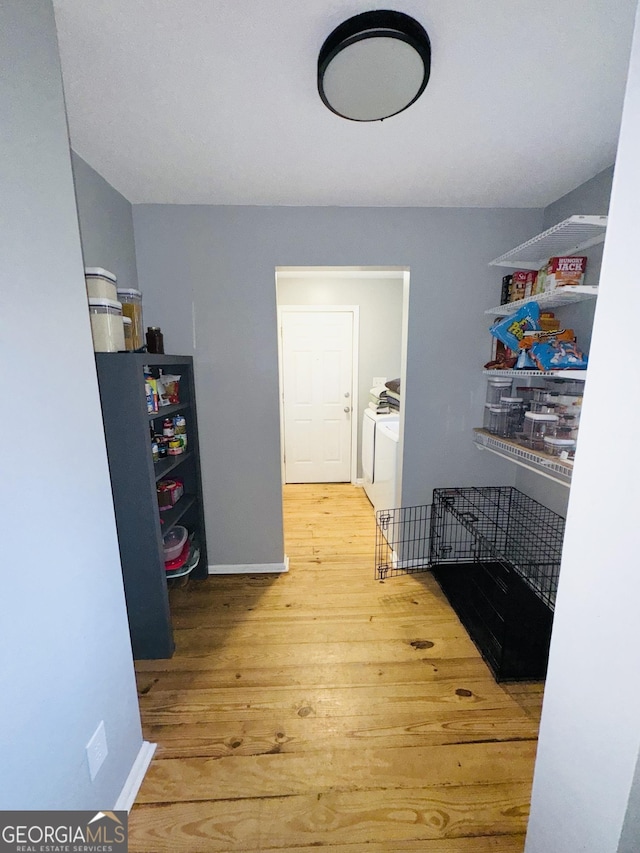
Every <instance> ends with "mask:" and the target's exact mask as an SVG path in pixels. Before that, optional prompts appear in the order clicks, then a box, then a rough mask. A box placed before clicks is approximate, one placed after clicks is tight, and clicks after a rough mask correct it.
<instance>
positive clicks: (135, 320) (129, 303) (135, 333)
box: [118, 288, 144, 350]
mask: <svg viewBox="0 0 640 853" xmlns="http://www.w3.org/2000/svg"><path fill="white" fill-rule="evenodd" d="M118 299H119V300H120V302H121V303H122V313H123V315H124V316H125V317H130V318H131V335H132V339H133V347H132V348H133V349H134V350H136V349H140V347H141V346H142V345H143V344H144V327H143V325H142V293H141V292H140V291H139V290H134V289H133V288H118Z"/></svg>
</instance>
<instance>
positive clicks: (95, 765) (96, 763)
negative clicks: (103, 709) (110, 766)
mask: <svg viewBox="0 0 640 853" xmlns="http://www.w3.org/2000/svg"><path fill="white" fill-rule="evenodd" d="M86 750H87V761H88V762H89V774H90V775H91V781H92V782H93V780H94V779H95V778H96V776H97V774H98V770H100V768H101V767H102V764H103V762H104V760H105V758H106V757H107V755H108V753H109V750H108V748H107V733H106V731H105V729H104V720H101V721H100V724H99V726H98V728H97V729H96V730H95V732H94V733H93V735H92V737H91V740H90V741H89V743H88V744H87V746H86Z"/></svg>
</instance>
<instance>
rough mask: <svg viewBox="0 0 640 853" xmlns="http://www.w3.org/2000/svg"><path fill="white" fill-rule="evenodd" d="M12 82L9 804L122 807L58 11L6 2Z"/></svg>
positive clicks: (4, 783)
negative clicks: (97, 763)
mask: <svg viewBox="0 0 640 853" xmlns="http://www.w3.org/2000/svg"><path fill="white" fill-rule="evenodd" d="M0 80H1V81H2V83H1V84H0V114H1V115H2V116H3V125H2V137H3V149H2V165H1V168H2V194H1V195H0V218H1V220H2V228H1V229H0V239H1V240H2V246H0V280H1V281H2V282H3V283H4V286H3V303H4V304H3V312H2V313H3V328H2V337H1V339H0V349H1V352H2V363H3V364H4V365H6V369H5V391H4V397H5V400H6V401H7V404H10V405H11V408H10V409H9V410H7V413H6V416H5V424H7V425H9V424H10V427H8V431H7V441H8V442H9V443H10V446H11V450H10V452H5V453H4V454H3V466H4V467H3V482H4V483H5V484H11V496H10V500H5V502H4V505H3V506H4V512H5V517H4V519H3V522H4V524H3V530H4V533H5V535H4V548H5V550H4V552H3V557H2V559H3V568H4V570H3V578H2V606H1V610H2V617H1V620H2V643H1V644H0V654H1V655H2V664H1V671H2V691H1V698H0V705H1V708H2V710H1V714H0V718H1V719H2V728H1V730H0V768H2V769H1V771H0V808H2V809H37V808H46V809H89V808H93V809H97V808H112V807H113V805H114V803H115V801H116V799H117V797H118V795H119V794H120V791H121V789H122V787H123V785H124V782H125V780H126V778H127V775H128V773H129V771H130V769H131V767H132V764H133V761H134V760H135V758H136V756H137V754H138V750H139V748H140V746H141V744H142V735H141V730H140V721H139V714H138V704H137V696H136V689H135V681H134V675H133V665H132V659H131V647H130V642H129V632H128V627H127V619H126V611H125V601H124V593H123V588H122V576H121V570H120V558H119V554H118V543H117V539H116V528H115V521H114V516H113V505H112V499H111V489H110V483H109V472H108V468H107V457H106V451H105V444H104V435H103V429H102V419H101V412H100V404H99V399H98V388H97V382H96V373H95V365H94V358H93V350H92V344H91V333H90V328H89V319H88V315H87V303H86V296H85V287H84V278H83V269H82V255H81V250H80V236H79V233H78V219H77V213H76V205H75V199H74V191H73V181H72V175H71V162H70V154H69V143H68V139H67V126H66V119H65V113H64V102H63V95H62V81H61V76H60V67H59V59H58V49H57V42H56V32H55V24H54V17H53V9H52V6H51V3H50V2H45V1H44V0H4V2H3V3H2V4H0ZM7 318H10V322H5V321H6V320H7ZM7 511H8V515H7ZM7 549H8V550H7ZM101 720H104V723H105V728H106V734H107V740H108V749H109V755H108V757H107V759H106V761H105V763H104V764H103V766H102V769H101V770H100V772H99V773H98V775H97V777H96V779H95V782H93V783H92V782H91V780H90V777H89V770H88V765H87V760H86V754H85V745H86V743H87V741H88V740H89V738H90V737H91V735H92V734H93V732H94V731H95V729H96V727H97V725H98V724H99V722H100V721H101Z"/></svg>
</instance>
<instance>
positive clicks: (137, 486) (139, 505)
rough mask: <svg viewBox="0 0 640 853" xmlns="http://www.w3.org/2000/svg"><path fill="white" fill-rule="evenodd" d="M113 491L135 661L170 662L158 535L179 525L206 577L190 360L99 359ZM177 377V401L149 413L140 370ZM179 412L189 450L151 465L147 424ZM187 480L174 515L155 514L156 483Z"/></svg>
mask: <svg viewBox="0 0 640 853" xmlns="http://www.w3.org/2000/svg"><path fill="white" fill-rule="evenodd" d="M96 364H97V369H98V382H99V386H100V399H101V403H102V416H103V420H104V430H105V437H106V441H107V453H108V457H109V470H110V473H111V487H112V490H113V502H114V507H115V515H116V524H117V528H118V541H119V544H120V558H121V561H122V574H123V578H124V590H125V596H126V600H127V614H128V617H129V631H130V633H131V642H132V646H133V655H134V657H135V658H137V659H155V658H168V657H171V655H172V654H173V651H174V641H173V629H172V625H171V611H170V607H169V595H168V584H169V583H171V580H170V578H168V577H167V573H166V571H165V567H164V559H163V551H162V537H163V535H164V534H166V533H168V531H169V530H171V528H172V527H173V526H174V525H176V524H178V522H180V523H181V524H184V526H185V527H187V528H188V530H189V531H190V532H193V533H194V534H195V536H196V537H197V539H198V541H199V543H200V560H199V562H198V565H197V566H196V567H195V568H194V569H193V571H192V572H191V576H192V577H193V578H206V577H207V576H208V568H207V548H206V537H205V527H204V515H203V504H202V485H201V476H200V448H199V444H198V422H197V412H196V395H195V386H194V376H193V359H192V358H191V356H180V355H151V354H150V353H96ZM145 365H148V366H149V369H150V370H151V371H152V372H153V373H155V374H156V375H157V373H158V371H160V370H162V371H163V372H164V373H175V374H179V375H180V376H181V381H180V403H179V405H175V406H164V407H161V408H160V410H159V412H158V413H157V414H149V413H148V412H147V401H146V396H145V387H144V385H145V383H144V367H145ZM178 413H181V414H183V415H184V416H185V419H186V421H187V436H188V447H187V452H186V453H184V454H182V455H180V456H171V457H167V458H166V459H161V460H159V461H158V462H156V463H154V462H153V458H152V456H151V442H150V424H151V422H152V421H154V420H157V421H158V423H157V424H156V425H155V427H156V429H155V431H156V432H162V421H163V420H164V418H166V417H167V416H170V415H175V414H178ZM167 477H168V478H174V477H176V478H179V479H181V480H183V482H184V487H185V488H184V495H183V497H182V498H181V499H180V500H179V501H178V503H177V504H176V505H175V507H173V509H171V510H168V511H164V512H162V513H160V511H159V509H158V501H157V496H156V483H157V482H158V481H159V480H163V479H165V478H167Z"/></svg>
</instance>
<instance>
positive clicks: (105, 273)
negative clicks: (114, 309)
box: [84, 267, 118, 302]
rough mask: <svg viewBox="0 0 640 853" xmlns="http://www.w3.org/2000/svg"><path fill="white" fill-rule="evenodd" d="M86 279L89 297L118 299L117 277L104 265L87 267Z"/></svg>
mask: <svg viewBox="0 0 640 853" xmlns="http://www.w3.org/2000/svg"><path fill="white" fill-rule="evenodd" d="M84 280H85V282H86V284H87V296H88V297H89V299H112V300H113V301H114V302H115V301H116V300H117V299H118V292H117V290H116V287H117V279H116V277H115V275H114V274H113V273H112V272H109V270H105V269H102V267H85V270H84Z"/></svg>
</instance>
